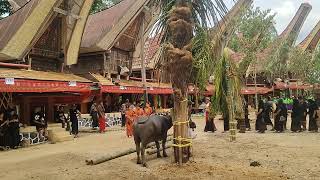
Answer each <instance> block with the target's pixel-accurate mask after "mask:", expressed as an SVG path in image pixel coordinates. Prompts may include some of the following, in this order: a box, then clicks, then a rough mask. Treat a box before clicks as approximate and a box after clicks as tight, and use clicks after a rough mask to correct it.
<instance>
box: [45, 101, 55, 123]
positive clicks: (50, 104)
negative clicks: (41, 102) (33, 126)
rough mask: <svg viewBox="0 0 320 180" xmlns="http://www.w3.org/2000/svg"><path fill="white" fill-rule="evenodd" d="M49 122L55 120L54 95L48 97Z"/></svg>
mask: <svg viewBox="0 0 320 180" xmlns="http://www.w3.org/2000/svg"><path fill="white" fill-rule="evenodd" d="M46 114H47V115H48V116H47V122H54V104H53V99H52V97H48V102H47V113H46Z"/></svg>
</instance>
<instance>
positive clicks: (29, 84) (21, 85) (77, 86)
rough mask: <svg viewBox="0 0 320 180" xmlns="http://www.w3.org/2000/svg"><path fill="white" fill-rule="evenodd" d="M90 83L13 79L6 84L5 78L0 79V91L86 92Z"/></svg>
mask: <svg viewBox="0 0 320 180" xmlns="http://www.w3.org/2000/svg"><path fill="white" fill-rule="evenodd" d="M90 86H91V83H79V82H75V83H74V84H70V83H69V82H63V81H40V80H26V79H14V83H13V84H6V83H5V79H0V92H21V93H23V92H31V93H32V92H40V93H44V92H88V91H90Z"/></svg>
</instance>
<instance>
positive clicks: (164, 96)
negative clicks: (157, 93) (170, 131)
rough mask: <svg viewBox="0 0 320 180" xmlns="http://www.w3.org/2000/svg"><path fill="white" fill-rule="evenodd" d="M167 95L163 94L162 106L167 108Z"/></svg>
mask: <svg viewBox="0 0 320 180" xmlns="http://www.w3.org/2000/svg"><path fill="white" fill-rule="evenodd" d="M167 102H168V95H163V108H165V109H167V108H168V105H167Z"/></svg>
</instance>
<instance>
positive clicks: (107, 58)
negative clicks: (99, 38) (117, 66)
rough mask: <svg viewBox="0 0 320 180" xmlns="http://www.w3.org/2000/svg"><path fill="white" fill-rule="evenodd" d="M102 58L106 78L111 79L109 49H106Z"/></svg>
mask: <svg viewBox="0 0 320 180" xmlns="http://www.w3.org/2000/svg"><path fill="white" fill-rule="evenodd" d="M104 58H105V61H104V63H105V64H104V69H105V71H106V72H107V78H108V79H111V50H108V51H106V53H105V54H104Z"/></svg>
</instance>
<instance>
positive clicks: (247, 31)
mask: <svg viewBox="0 0 320 180" xmlns="http://www.w3.org/2000/svg"><path fill="white" fill-rule="evenodd" d="M274 16H275V15H274V14H271V10H270V9H269V10H261V9H260V8H254V7H253V6H251V7H250V8H249V9H248V10H247V11H246V13H245V14H244V16H242V18H240V20H239V23H238V24H237V27H236V30H235V33H234V34H233V36H232V38H231V41H230V43H229V47H230V48H231V49H232V50H233V51H235V52H238V53H243V54H244V55H245V58H244V59H243V60H242V61H241V62H240V64H239V75H240V76H242V77H243V76H244V75H245V74H246V72H247V69H248V67H249V65H250V64H251V63H252V62H255V61H256V58H257V57H256V55H257V53H258V52H261V51H263V50H264V49H265V48H267V47H268V46H269V45H270V43H271V42H272V41H273V40H274V39H275V38H276V37H277V31H276V28H275V21H274Z"/></svg>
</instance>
